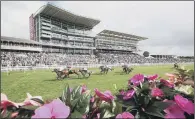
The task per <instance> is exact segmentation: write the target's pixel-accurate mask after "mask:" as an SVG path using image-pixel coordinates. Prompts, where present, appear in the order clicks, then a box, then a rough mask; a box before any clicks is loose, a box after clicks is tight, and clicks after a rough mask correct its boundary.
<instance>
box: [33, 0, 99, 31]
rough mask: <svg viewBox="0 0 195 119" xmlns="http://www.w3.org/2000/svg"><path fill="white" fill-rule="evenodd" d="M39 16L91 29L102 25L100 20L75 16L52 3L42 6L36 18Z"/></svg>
mask: <svg viewBox="0 0 195 119" xmlns="http://www.w3.org/2000/svg"><path fill="white" fill-rule="evenodd" d="M38 14H45V15H48V16H51V17H55V18H58V19H61V20H64V21H67V22H71V23H75V24H80V25H84V26H86V27H89V28H93V27H94V26H96V25H97V24H99V23H100V20H97V19H92V18H88V17H84V16H80V15H76V14H73V13H71V12H69V11H67V10H64V9H62V8H59V7H56V6H55V5H52V4H51V3H48V4H46V5H44V6H42V7H41V8H40V9H39V10H38V11H37V12H36V13H35V14H34V17H35V16H37V15H38Z"/></svg>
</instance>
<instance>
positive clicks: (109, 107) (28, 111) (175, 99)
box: [1, 74, 194, 119]
mask: <svg viewBox="0 0 195 119" xmlns="http://www.w3.org/2000/svg"><path fill="white" fill-rule="evenodd" d="M169 76H170V75H169ZM174 76H175V75H172V77H170V78H169V80H164V79H160V78H158V75H150V76H144V75H143V74H137V75H135V76H133V77H132V78H130V79H129V81H128V83H127V87H126V88H124V89H120V90H119V92H118V93H117V94H115V95H112V94H111V92H110V91H105V92H101V91H99V89H97V88H95V89H94V95H91V92H90V90H87V87H86V86H85V85H83V86H77V87H74V88H73V89H72V88H70V87H69V85H67V86H66V87H65V89H64V90H63V92H62V95H61V96H60V97H59V98H57V99H54V100H52V101H43V99H42V97H41V96H31V95H30V94H27V98H26V99H25V101H24V102H22V103H15V102H12V101H10V100H8V98H7V96H6V95H5V94H1V118H3V117H9V118H86V119H97V118H146V119H156V118H189V119H190V118H191V119H192V118H194V91H193V90H194V89H193V88H192V87H191V86H190V85H183V84H182V83H181V82H180V84H178V82H177V81H172V80H171V78H173V77H174ZM187 76H188V75H187ZM174 78H175V80H176V79H178V77H176V76H175V77H174ZM186 86H187V87H186ZM183 88H186V89H187V90H183Z"/></svg>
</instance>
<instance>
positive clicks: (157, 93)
mask: <svg viewBox="0 0 195 119" xmlns="http://www.w3.org/2000/svg"><path fill="white" fill-rule="evenodd" d="M151 95H152V97H163V96H164V94H163V91H162V90H161V89H159V88H153V89H152V92H151Z"/></svg>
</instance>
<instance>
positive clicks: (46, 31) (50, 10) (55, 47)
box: [29, 3, 100, 54]
mask: <svg viewBox="0 0 195 119" xmlns="http://www.w3.org/2000/svg"><path fill="white" fill-rule="evenodd" d="M29 22H30V40H32V41H36V42H39V43H41V47H42V52H54V53H65V54H93V50H94V49H95V44H94V38H95V36H94V35H93V34H92V32H91V30H92V29H93V27H94V26H96V25H97V24H99V23H100V21H99V20H96V19H92V18H87V17H83V16H80V15H76V14H73V13H71V12H69V11H66V10H64V9H62V8H59V7H56V6H54V5H52V4H50V3H48V4H46V5H44V6H42V7H41V8H40V9H39V10H38V11H37V12H36V13H35V14H32V15H31V16H30V17H29Z"/></svg>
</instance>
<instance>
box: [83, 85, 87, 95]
mask: <svg viewBox="0 0 195 119" xmlns="http://www.w3.org/2000/svg"><path fill="white" fill-rule="evenodd" d="M86 90H87V86H86V85H83V86H82V93H84V92H85V91H86Z"/></svg>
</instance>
